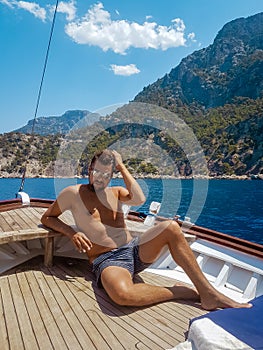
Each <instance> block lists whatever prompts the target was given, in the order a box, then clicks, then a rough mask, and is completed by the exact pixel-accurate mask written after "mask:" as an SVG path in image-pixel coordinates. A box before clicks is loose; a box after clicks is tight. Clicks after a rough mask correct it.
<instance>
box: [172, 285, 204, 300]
mask: <svg viewBox="0 0 263 350" xmlns="http://www.w3.org/2000/svg"><path fill="white" fill-rule="evenodd" d="M169 289H170V290H171V291H172V292H173V295H174V299H177V300H178V299H184V300H193V301H200V295H199V294H198V293H197V291H196V290H195V289H193V288H191V287H188V286H187V285H185V284H181V283H176V284H175V285H174V286H173V287H170V288H169Z"/></svg>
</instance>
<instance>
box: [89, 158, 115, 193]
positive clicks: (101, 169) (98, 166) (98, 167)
mask: <svg viewBox="0 0 263 350" xmlns="http://www.w3.org/2000/svg"><path fill="white" fill-rule="evenodd" d="M111 177H112V165H104V164H102V163H100V161H99V160H97V161H96V162H95V163H94V164H93V166H92V169H90V173H89V183H90V184H91V185H93V187H94V190H95V191H100V190H103V189H104V188H106V187H107V186H108V184H109V182H110V180H111Z"/></svg>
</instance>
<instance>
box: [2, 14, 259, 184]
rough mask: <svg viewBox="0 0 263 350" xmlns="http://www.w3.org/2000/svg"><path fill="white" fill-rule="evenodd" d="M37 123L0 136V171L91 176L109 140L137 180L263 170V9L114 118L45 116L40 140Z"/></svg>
mask: <svg viewBox="0 0 263 350" xmlns="http://www.w3.org/2000/svg"><path fill="white" fill-rule="evenodd" d="M142 102H143V103H142ZM160 107H162V108H160ZM84 117H85V118H84ZM86 119H87V120H86ZM84 120H85V121H86V123H84V122H83V121H84ZM76 123H77V124H76ZM185 125H186V126H187V127H188V129H187V128H185ZM30 126H31V128H32V121H30V123H29V124H28V125H27V128H26V127H24V128H21V129H19V130H18V131H19V132H13V133H8V134H3V135H0V158H1V162H0V176H2V177H7V176H13V177H15V176H21V171H22V168H23V167H24V165H25V164H26V162H27V176H54V174H55V175H56V176H57V175H58V176H62V177H70V176H72V174H73V175H76V176H82V175H86V174H87V164H88V163H89V160H90V157H91V155H93V154H94V152H95V151H96V150H98V149H103V148H105V147H108V146H109V145H111V146H113V147H114V148H115V149H117V150H119V151H120V152H121V154H122V155H123V159H124V160H125V162H126V165H127V166H128V168H129V169H130V170H131V172H132V173H133V174H135V175H136V176H146V175H149V174H151V176H158V175H162V176H163V175H164V176H166V175H173V176H174V175H175V176H185V177H192V176H197V177H203V176H207V175H209V176H212V177H225V176H230V177H232V176H233V177H235V176H241V177H242V178H243V177H250V175H258V174H263V13H260V14H257V15H255V16H251V17H248V18H240V19H236V20H234V21H231V22H229V23H227V24H226V25H225V26H224V27H223V28H222V29H221V30H220V31H219V33H218V35H217V36H216V38H215V40H214V42H213V44H211V45H210V46H208V47H207V48H204V49H202V50H199V51H196V52H194V53H193V54H191V55H189V56H187V57H185V58H184V59H183V60H182V61H181V63H180V64H179V65H178V66H177V67H175V68H173V69H172V70H171V72H170V73H169V74H166V75H165V76H164V77H162V78H160V79H158V80H157V81H156V82H155V83H153V84H151V85H149V86H148V87H145V88H144V89H143V91H141V92H140V93H139V94H138V95H137V96H136V97H135V99H134V101H133V102H131V103H129V104H127V105H125V106H123V107H121V108H119V109H117V110H116V111H115V112H114V113H112V114H111V115H108V116H105V117H101V118H99V116H98V115H92V114H89V112H87V111H68V112H66V113H65V114H64V115H63V116H61V117H48V118H39V119H37V123H36V130H35V133H36V134H39V135H35V136H34V138H33V139H32V138H31V135H29V134H26V133H31V128H30ZM83 126H86V127H83ZM72 127H73V132H70V133H68V131H69V130H71V129H72ZM77 127H81V128H77ZM21 132H23V133H21ZM171 132H172V133H171ZM196 141H198V142H196ZM200 150H201V151H200ZM203 154H204V158H205V166H204V167H203V168H202V165H204V162H203ZM58 170H59V173H58Z"/></svg>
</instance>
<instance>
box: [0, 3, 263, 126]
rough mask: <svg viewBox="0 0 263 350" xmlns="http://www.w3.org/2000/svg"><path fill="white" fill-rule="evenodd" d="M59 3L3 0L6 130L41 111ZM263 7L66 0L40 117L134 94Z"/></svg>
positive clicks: (0, 45) (0, 78)
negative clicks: (230, 25)
mask: <svg viewBox="0 0 263 350" xmlns="http://www.w3.org/2000/svg"><path fill="white" fill-rule="evenodd" d="M55 3H56V1H54V0H50V1H49V0H47V1H44V0H38V1H36V2H31V1H16V0H0V52H1V55H0V67H1V71H0V94H1V104H0V120H1V126H0V133H4V132H9V131H12V130H14V129H16V128H19V127H21V126H23V125H25V124H26V123H27V121H28V120H29V119H32V118H33V116H34V111H35V106H36V100H37V93H38V88H39V84H40V79H41V75H42V69H43V64H44V58H45V53H46V48H47V43H48V38H49V32H50V27H51V21H52V11H53V9H54V5H55ZM261 11H263V3H262V0H162V1H160V0H133V1H131V0H103V1H97V2H96V1H90V0H75V1H74V0H70V1H69V0H65V1H61V2H59V7H58V14H57V19H56V24H55V31H54V36H53V41H52V44H51V51H50V56H49V61H48V66H47V71H46V77H45V80H44V84H43V91H42V97H41V100H40V105H39V110H38V117H40V116H51V115H62V114H63V113H64V112H65V111H67V110H70V109H85V110H89V111H92V112H94V111H97V110H100V109H102V108H104V107H107V106H111V105H115V104H119V103H125V102H128V101H130V100H132V99H133V98H134V97H135V96H136V94H137V93H138V92H140V91H141V90H142V89H143V87H145V86H147V85H149V84H151V83H153V82H155V81H156V80H157V79H158V78H161V77H162V76H163V75H164V74H166V73H169V72H170V70H171V69H172V68H174V67H176V66H177V65H178V64H179V63H180V61H181V59H182V58H184V57H186V56H187V55H188V54H190V53H192V52H194V51H196V50H199V49H201V48H203V47H207V46H208V45H210V44H212V42H213V40H214V38H215V36H216V35H217V33H218V31H219V30H220V29H221V28H222V27H223V25H224V24H226V23H227V22H229V21H231V20H233V19H236V18H239V17H248V16H250V15H254V14H256V13H259V12H261ZM251 35H253V33H251Z"/></svg>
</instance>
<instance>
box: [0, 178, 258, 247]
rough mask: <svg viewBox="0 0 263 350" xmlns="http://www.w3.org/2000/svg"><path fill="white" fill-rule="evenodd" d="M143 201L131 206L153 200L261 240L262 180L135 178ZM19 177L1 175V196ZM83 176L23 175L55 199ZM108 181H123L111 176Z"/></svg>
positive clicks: (38, 194)
mask: <svg viewBox="0 0 263 350" xmlns="http://www.w3.org/2000/svg"><path fill="white" fill-rule="evenodd" d="M138 182H139V183H140V185H141V187H142V189H143V191H144V193H145V196H146V202H145V203H144V205H142V206H140V207H133V208H132V209H134V210H139V211H141V212H144V213H146V214H147V212H148V209H149V206H150V203H151V202H152V201H157V202H161V203H162V206H161V209H160V212H159V215H162V216H166V217H173V216H174V215H180V216H181V218H182V219H184V218H185V217H190V219H191V221H192V222H193V223H195V224H196V225H199V226H205V227H207V228H210V229H213V230H216V231H220V232H223V233H227V234H229V235H232V236H236V237H239V238H243V239H246V240H249V241H252V242H256V243H260V244H263V215H262V214H263V181H260V180H253V181H252V180H186V179H183V180H180V179H138ZM20 183H21V180H20V179H0V200H6V199H12V198H15V195H16V193H17V191H18V189H19V187H20ZM76 183H87V180H86V179H56V180H54V179H43V178H37V179H26V181H25V186H24V191H25V192H27V193H28V194H29V196H30V197H31V198H44V199H55V198H56V196H57V194H58V193H59V191H61V190H62V189H63V188H64V187H66V186H69V185H74V184H76ZM111 185H113V186H114V185H123V180H121V179H113V180H112V181H111Z"/></svg>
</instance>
